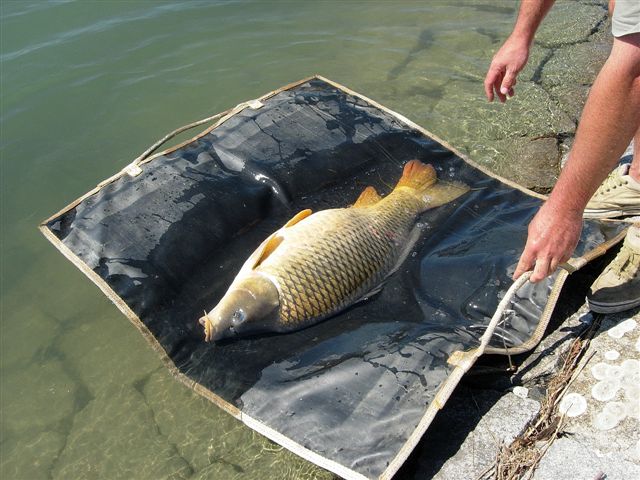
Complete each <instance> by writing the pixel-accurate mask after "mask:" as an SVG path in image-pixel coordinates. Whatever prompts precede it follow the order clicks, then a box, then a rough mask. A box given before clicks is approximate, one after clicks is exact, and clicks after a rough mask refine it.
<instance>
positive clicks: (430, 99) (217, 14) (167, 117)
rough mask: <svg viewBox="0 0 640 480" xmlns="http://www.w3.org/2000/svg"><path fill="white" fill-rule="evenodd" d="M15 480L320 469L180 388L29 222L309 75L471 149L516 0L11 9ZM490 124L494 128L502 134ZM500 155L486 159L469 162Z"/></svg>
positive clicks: (4, 132) (6, 272)
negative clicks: (468, 107)
mask: <svg viewBox="0 0 640 480" xmlns="http://www.w3.org/2000/svg"><path fill="white" fill-rule="evenodd" d="M1 9H2V10H1V15H0V34H1V42H0V43H1V44H0V62H1V65H0V67H1V71H0V81H1V87H2V88H1V90H2V91H1V96H2V97H1V102H2V103H1V111H0V122H1V123H0V125H1V139H0V156H1V163H0V165H1V167H0V168H1V169H2V171H1V174H2V175H1V176H2V192H1V195H2V215H1V222H2V223H1V225H0V230H1V234H2V282H1V285H0V288H1V292H0V294H1V296H2V318H1V323H0V328H1V331H0V355H1V362H0V381H1V385H0V387H1V390H0V393H1V403H2V415H1V419H0V420H1V427H0V428H1V434H2V439H1V442H0V476H1V477H2V478H15V479H22V478H24V479H34V478H54V479H58V478H110V479H111V478H194V479H199V478H256V479H258V478H268V477H277V478H327V477H329V475H328V473H327V472H324V471H323V470H321V469H319V468H317V467H314V466H313V465H311V464H309V463H307V462H305V461H303V460H300V459H298V458H297V457H296V456H294V455H293V454H291V453H289V452H287V451H286V450H283V449H282V448H280V447H278V446H276V445H274V444H273V443H271V442H269V441H267V440H266V439H264V438H262V437H261V436H259V435H257V434H255V433H253V432H252V431H251V430H249V429H248V428H246V427H244V426H243V425H242V424H240V423H239V422H238V421H236V420H234V419H233V418H232V417H231V416H229V415H227V414H226V413H223V412H222V411H221V410H219V409H218V408H216V407H215V406H213V405H212V404H210V403H208V402H207V401H205V400H204V399H202V398H200V397H198V396H197V395H195V394H194V393H192V392H191V391H190V390H189V389H187V388H186V387H183V386H182V385H181V384H178V382H176V381H175V380H173V379H172V377H171V376H170V375H169V373H168V371H167V370H166V368H165V367H164V366H163V364H162V363H161V361H160V359H159V358H158V357H157V355H156V354H155V353H154V352H153V351H152V350H151V348H150V347H149V346H148V345H147V344H146V342H145V341H144V339H143V338H142V336H141V335H140V334H139V333H138V332H137V331H136V330H135V328H133V327H132V326H131V324H130V323H129V322H128V321H127V320H126V319H125V318H124V316H123V315H121V314H120V312H119V311H118V310H117V309H116V308H115V307H114V306H113V305H112V304H111V303H110V302H109V301H108V300H107V299H106V298H105V297H104V296H103V295H102V294H101V293H100V291H99V290H98V289H97V288H96V287H95V286H94V285H92V284H91V282H90V281H88V280H87V279H86V278H85V277H84V276H83V275H82V274H81V273H80V272H79V271H78V270H77V269H76V268H75V267H74V266H73V265H72V264H71V263H70V262H68V261H67V260H66V259H64V258H63V257H62V255H60V254H59V253H58V252H57V251H56V250H55V249H54V248H53V247H52V246H51V245H50V244H49V243H48V242H46V241H45V239H44V238H43V237H42V236H41V235H40V234H39V233H38V231H37V230H36V227H37V225H38V223H39V222H40V221H41V220H43V219H44V218H45V217H48V216H50V215H51V214H53V213H55V212H56V211H57V210H59V209H61V208H62V207H64V206H65V205H67V204H68V203H69V202H71V201H72V200H74V199H75V198H77V197H79V196H80V195H82V194H84V193H85V192H86V191H87V190H89V189H90V188H92V187H93V186H95V185H96V184H97V183H98V182H100V181H101V180H103V179H104V178H106V177H108V176H110V175H112V174H113V173H115V172H116V171H118V170H119V169H121V168H122V167H124V166H125V165H127V164H128V163H129V162H130V161H131V160H132V159H133V158H134V157H135V156H137V155H138V154H139V153H140V152H141V151H143V150H144V149H145V148H146V147H147V146H148V145H149V144H151V143H153V142H154V141H155V140H156V139H157V138H159V137H161V136H162V135H163V134H164V133H166V132H167V131H170V130H172V129H174V128H176V127H178V126H180V125H183V124H186V123H188V122H191V121H193V120H196V119H199V118H203V117H206V116H208V115H211V114H213V113H216V112H219V111H222V110H225V109H227V108H229V107H232V106H234V105H236V104H237V103H239V102H242V101H245V100H247V99H251V98H255V97H258V96H260V95H262V94H264V93H266V92H268V91H270V90H273V89H275V88H278V87H280V86H282V85H285V84H287V83H290V82H292V81H295V80H298V79H301V78H303V77H306V76H308V75H311V74H314V73H320V74H322V75H324V76H326V77H329V78H331V79H333V80H336V81H338V82H340V83H342V84H344V85H346V86H348V87H350V88H352V89H354V90H356V91H358V92H360V93H363V94H365V95H367V96H369V97H370V98H373V99H375V100H377V101H378V102H380V103H382V104H384V105H386V106H388V107H389V108H392V109H394V110H397V111H399V112H401V113H403V114H404V115H406V116H407V117H409V118H411V119H412V120H414V121H416V122H417V123H419V124H421V125H423V126H424V127H426V128H427V129H428V130H431V131H433V132H434V133H435V134H436V135H438V136H440V137H441V138H445V139H447V140H449V141H450V142H451V143H453V144H454V145H456V146H458V147H459V148H461V149H462V150H464V151H475V150H477V151H490V148H488V147H489V146H490V139H491V138H492V137H491V135H488V134H487V132H486V131H482V130H481V129H480V130H479V129H478V128H477V125H475V124H469V125H467V124H465V123H464V122H460V121H458V120H456V121H455V122H454V121H452V120H451V117H452V116H451V112H452V109H455V108H456V101H461V100H460V99H462V98H465V99H468V98H470V97H471V98H473V101H474V102H477V103H478V108H482V109H484V110H485V112H486V109H495V108H498V106H487V105H486V104H485V102H484V100H483V90H482V78H483V75H484V70H485V68H486V67H487V65H488V63H489V60H490V57H491V55H492V54H493V52H494V51H495V49H496V48H497V47H498V46H499V43H500V41H501V39H503V38H504V37H505V36H506V35H507V34H508V31H509V30H510V28H511V25H512V23H513V19H514V16H515V9H514V6H513V4H512V2H507V1H500V0H491V1H490V0H486V1H478V2H470V1H459V2H454V1H442V2H439V1H430V2H425V1H413V2H410V1H395V2H383V1H315V2H303V1H298V2H293V1H218V2H195V1H191V2H177V1H176V2H162V3H157V2H153V3H152V2H134V1H122V2H116V1H101V2H97V1H85V2H80V1H78V2H73V1H60V2H48V3H43V2H22V1H20V2H17V1H16V2H12V1H3V2H2V4H1ZM489 128H490V126H489V125H488V126H487V129H489ZM475 159H476V160H477V161H480V162H483V163H486V164H490V163H491V161H492V158H491V156H490V155H489V154H487V155H486V156H481V157H480V158H477V157H476V158H475Z"/></svg>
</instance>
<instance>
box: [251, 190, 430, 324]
mask: <svg viewBox="0 0 640 480" xmlns="http://www.w3.org/2000/svg"><path fill="white" fill-rule="evenodd" d="M385 200H386V201H385ZM420 209H421V206H420V204H419V202H418V201H415V200H414V199H413V198H412V197H410V196H409V195H395V196H393V197H392V196H390V197H387V199H384V200H383V201H381V202H380V205H378V206H377V207H375V206H372V207H367V208H361V209H352V208H349V209H347V208H345V209H335V210H331V211H330V212H331V213H332V217H333V218H332V221H333V223H334V225H335V228H331V229H329V230H327V231H325V232H320V233H318V228H317V227H318V226H317V225H316V224H317V223H321V220H323V219H320V221H316V222H308V223H306V224H305V223H302V224H300V225H295V226H293V227H291V232H287V239H286V240H285V242H284V243H283V244H282V245H281V248H282V251H283V252H287V261H286V262H281V261H280V259H279V258H278V256H273V257H271V258H269V259H267V261H265V263H264V264H262V265H260V266H259V267H257V269H256V270H257V271H259V272H262V273H264V274H266V275H267V276H268V277H269V278H271V279H272V280H273V281H274V283H275V284H276V285H277V286H278V289H279V291H280V294H281V305H280V319H281V322H282V324H283V326H285V325H286V326H296V327H303V326H305V325H308V324H311V323H315V322H317V321H319V320H321V319H322V318H325V317H327V316H330V315H332V314H333V313H335V312H337V311H339V310H341V309H343V308H344V307H345V306H346V305H349V304H351V303H353V302H355V301H357V300H359V299H360V298H361V297H363V296H364V295H366V294H367V293H368V292H369V291H371V290H372V289H373V288H374V287H375V286H377V285H378V284H379V283H380V282H381V281H382V280H383V279H384V277H385V276H386V275H387V274H388V273H389V271H390V270H391V268H392V267H393V266H394V265H395V264H396V262H397V260H398V257H399V255H400V253H401V250H402V249H401V244H402V242H403V240H406V237H407V236H408V233H409V230H410V228H411V227H412V226H413V221H414V218H415V216H416V215H417V214H418V213H419V212H420ZM321 213H322V212H321ZM314 234H315V235H314ZM300 238H303V239H305V241H303V242H300V241H299V239H300ZM309 238H314V240H315V241H314V242H313V243H310V242H308V241H306V239H309ZM288 244H291V247H289V245H288Z"/></svg>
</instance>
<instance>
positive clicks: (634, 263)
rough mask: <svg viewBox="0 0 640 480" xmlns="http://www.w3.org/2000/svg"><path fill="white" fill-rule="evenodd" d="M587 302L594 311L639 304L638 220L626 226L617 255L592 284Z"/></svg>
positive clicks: (639, 251) (639, 242)
mask: <svg viewBox="0 0 640 480" xmlns="http://www.w3.org/2000/svg"><path fill="white" fill-rule="evenodd" d="M587 305H588V306H589V308H590V309H591V310H592V311H593V312H597V313H617V312H623V311H625V310H628V309H630V308H633V307H637V306H638V305H640V223H636V224H634V225H633V226H632V227H630V228H629V230H628V231H627V236H626V237H625V239H624V242H623V244H622V248H621V249H620V251H619V252H618V255H616V258H614V259H613V261H612V262H611V263H610V264H609V265H608V266H607V268H605V269H604V271H603V272H602V273H601V274H600V276H599V277H598V278H597V279H596V281H595V282H593V285H591V291H590V293H589V294H588V295H587Z"/></svg>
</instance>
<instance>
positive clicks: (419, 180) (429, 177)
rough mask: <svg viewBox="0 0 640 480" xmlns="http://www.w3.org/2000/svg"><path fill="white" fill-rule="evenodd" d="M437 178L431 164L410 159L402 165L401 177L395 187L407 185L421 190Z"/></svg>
mask: <svg viewBox="0 0 640 480" xmlns="http://www.w3.org/2000/svg"><path fill="white" fill-rule="evenodd" d="M437 180H438V179H437V177H436V171H435V169H434V168H433V166H431V165H429V164H424V163H422V162H421V161H420V160H411V161H409V162H407V164H406V165H405V166H404V170H403V171H402V177H400V180H398V184H397V185H396V188H400V187H408V188H412V189H414V190H416V191H418V192H423V191H425V190H426V189H427V188H429V187H430V186H432V185H433V184H434V183H436V181H437Z"/></svg>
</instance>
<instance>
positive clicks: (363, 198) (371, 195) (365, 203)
mask: <svg viewBox="0 0 640 480" xmlns="http://www.w3.org/2000/svg"><path fill="white" fill-rule="evenodd" d="M380 200H382V197H381V196H380V195H379V194H378V192H376V189H375V188H373V187H372V186H371V185H369V186H368V187H367V188H365V189H364V190H363V191H362V193H361V194H360V196H359V197H358V199H357V200H356V203H354V204H353V205H352V207H353V208H360V207H369V206H371V205H374V204H376V203H378V202H379V201H380Z"/></svg>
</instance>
